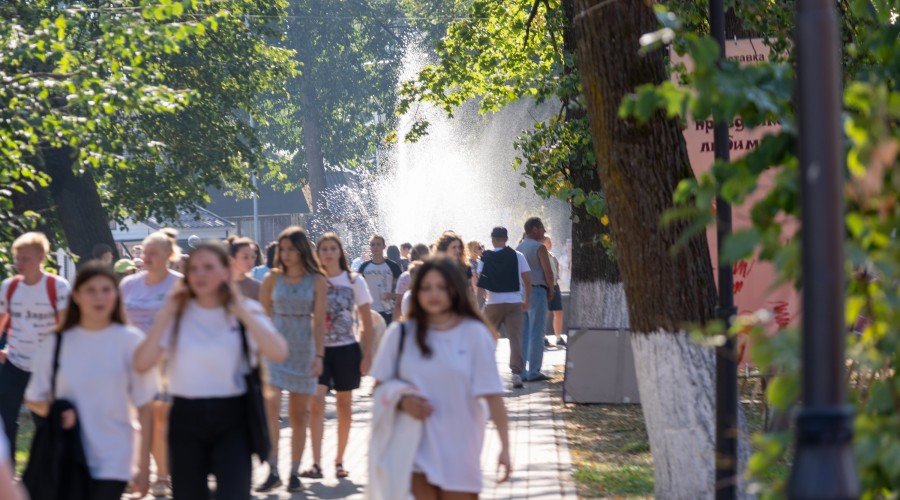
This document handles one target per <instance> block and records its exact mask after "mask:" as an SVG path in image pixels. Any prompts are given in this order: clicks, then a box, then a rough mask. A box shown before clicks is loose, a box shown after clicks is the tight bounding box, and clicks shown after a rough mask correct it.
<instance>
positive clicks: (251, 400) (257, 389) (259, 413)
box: [238, 322, 272, 462]
mask: <svg viewBox="0 0 900 500" xmlns="http://www.w3.org/2000/svg"><path fill="white" fill-rule="evenodd" d="M238 324H239V326H240V330H241V346H242V349H243V351H244V360H245V361H246V362H247V367H248V368H249V371H248V372H247V374H246V375H244V381H245V382H246V384H247V394H246V405H247V423H248V426H249V430H250V451H251V452H253V454H254V455H256V457H257V458H258V459H259V461H260V462H264V461H265V460H266V459H267V458H269V453H271V451H272V441H271V440H270V437H269V424H268V419H267V418H266V400H265V398H264V397H263V386H262V377H261V376H260V368H259V363H257V365H256V366H253V364H252V363H250V348H249V346H248V344H247V329H246V327H245V326H244V324H243V323H240V322H238Z"/></svg>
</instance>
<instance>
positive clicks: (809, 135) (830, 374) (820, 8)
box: [788, 0, 859, 499]
mask: <svg viewBox="0 0 900 500" xmlns="http://www.w3.org/2000/svg"><path fill="white" fill-rule="evenodd" d="M796 16H797V18H796V26H797V27H796V33H795V37H794V38H795V42H796V44H797V87H796V92H797V96H796V101H797V104H798V125H799V127H798V130H799V160H800V179H801V182H800V186H801V187H800V195H801V210H802V213H801V215H802V233H801V238H802V241H801V247H802V248H801V250H802V257H803V308H804V311H803V409H802V411H801V412H800V415H799V417H798V418H797V428H796V455H795V458H794V466H793V469H792V470H791V477H790V481H789V483H788V496H789V498H792V499H812V498H815V499H838V498H841V499H843V498H858V497H859V480H858V478H857V475H856V466H855V463H854V460H853V450H852V449H851V441H852V432H853V431H852V424H853V411H852V409H851V408H850V407H849V406H848V405H847V392H846V388H845V384H846V378H845V368H844V359H845V358H844V350H845V343H846V339H845V336H846V335H847V329H846V328H845V323H844V254H843V244H844V203H843V197H842V189H843V172H844V156H843V137H842V134H841V130H842V128H841V71H840V62H839V59H838V57H839V56H840V53H841V47H840V33H839V31H838V17H837V12H835V10H834V2H833V0H799V1H798V2H797V14H796Z"/></svg>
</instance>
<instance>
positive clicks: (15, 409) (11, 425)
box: [0, 360, 31, 464]
mask: <svg viewBox="0 0 900 500" xmlns="http://www.w3.org/2000/svg"><path fill="white" fill-rule="evenodd" d="M30 378H31V372H26V371H25V370H22V369H20V368H19V367H17V366H16V365H14V364H12V363H10V362H9V361H8V360H7V361H6V363H3V364H0V418H2V419H3V432H5V433H6V439H8V440H9V451H10V463H11V464H15V463H16V462H15V459H16V434H18V433H19V410H21V409H22V401H23V400H24V399H25V388H26V387H28V380H29V379H30Z"/></svg>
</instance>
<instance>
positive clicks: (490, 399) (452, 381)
mask: <svg viewBox="0 0 900 500" xmlns="http://www.w3.org/2000/svg"><path fill="white" fill-rule="evenodd" d="M467 289H468V285H467V282H466V278H465V274H464V271H463V270H462V269H460V267H459V264H458V263H457V262H456V260H452V259H450V258H447V257H438V258H432V259H428V260H426V261H425V262H424V263H423V264H422V266H421V268H420V269H419V271H418V272H417V273H416V276H415V278H414V280H413V285H412V303H411V311H410V314H409V316H410V319H409V320H408V321H405V322H403V323H402V324H394V325H391V328H390V329H389V330H388V332H387V334H386V337H385V339H384V340H383V341H382V342H381V345H380V347H379V349H378V354H377V355H376V356H375V361H374V362H373V365H372V371H371V375H372V376H373V377H375V379H376V381H377V382H378V383H381V382H385V381H388V380H396V379H399V380H402V381H404V382H405V383H408V384H410V385H412V386H413V387H414V388H415V389H416V391H417V392H418V395H411V394H410V395H406V396H403V399H401V401H400V409H401V411H404V412H406V413H408V414H409V415H411V416H413V417H414V418H416V419H419V420H422V421H423V424H424V430H423V434H422V438H421V440H420V441H419V447H418V451H417V452H416V456H415V461H414V467H413V471H414V472H413V474H412V480H411V484H412V493H413V495H414V496H415V498H416V499H417V500H423V499H435V498H454V499H456V498H458V499H475V498H478V494H479V492H480V491H481V487H482V478H481V460H480V457H481V447H482V444H483V441H484V429H485V425H486V415H485V412H484V408H483V405H482V401H484V402H486V403H487V406H488V408H489V410H490V417H491V419H492V420H493V421H494V423H495V425H496V427H497V432H498V434H499V436H500V442H501V445H502V448H501V451H500V456H499V459H498V465H499V466H501V467H503V468H504V469H505V470H504V474H503V476H502V477H501V481H505V480H506V479H508V478H509V474H510V458H509V431H508V427H509V423H508V418H507V414H506V407H505V406H504V403H503V393H504V389H503V384H502V382H501V381H500V373H499V372H498V371H497V361H496V359H495V358H494V335H493V333H492V332H491V330H490V328H489V327H488V326H487V324H486V323H485V322H484V319H483V318H482V317H481V314H480V313H479V312H478V311H477V310H476V309H475V307H474V306H473V305H472V301H471V300H470V298H469V297H468V291H467ZM404 330H405V331H406V334H405V335H402V334H401V332H402V331H404ZM401 339H403V342H404V345H403V349H402V350H401V349H400V342H401ZM398 356H399V362H398ZM446 457H453V459H452V460H447V459H446Z"/></svg>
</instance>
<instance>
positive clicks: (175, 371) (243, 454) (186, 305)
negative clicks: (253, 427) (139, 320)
mask: <svg viewBox="0 0 900 500" xmlns="http://www.w3.org/2000/svg"><path fill="white" fill-rule="evenodd" d="M242 325H243V328H244V329H245V332H242V328H241V326H242ZM243 333H245V334H246V338H247V343H248V345H249V351H250V352H249V355H250V359H251V360H252V362H253V363H254V364H256V362H257V358H258V354H259V355H262V356H264V357H266V358H268V359H271V360H274V361H281V360H283V359H285V358H286V357H287V343H286V342H285V340H284V338H283V337H282V336H281V335H280V334H279V333H278V332H276V331H275V328H274V327H273V326H272V323H271V321H269V318H268V316H267V315H266V314H265V312H264V311H263V309H262V306H261V305H260V304H259V303H258V302H256V301H254V300H251V299H247V298H242V297H240V295H239V293H238V292H237V289H236V288H235V285H234V283H233V282H232V281H231V270H230V265H229V261H228V252H227V251H226V250H225V248H224V247H223V246H222V245H220V244H217V243H201V244H199V245H197V246H196V247H195V249H194V250H193V251H192V252H191V254H190V256H189V257H188V260H187V263H186V266H185V277H184V281H183V282H179V283H178V284H177V285H176V286H175V289H174V290H173V291H172V293H171V294H170V295H169V297H168V298H167V299H166V303H165V305H164V306H163V308H162V309H161V310H160V311H159V313H158V314H157V316H156V320H155V321H154V323H153V326H152V327H151V328H150V332H149V333H148V334H147V338H146V339H145V340H144V342H143V343H141V345H140V347H139V348H138V350H137V352H135V356H134V364H135V368H136V369H137V370H139V371H146V370H150V369H152V368H153V367H154V366H156V364H157V363H158V362H159V361H160V359H161V357H162V355H163V353H165V354H166V361H167V362H166V371H167V375H168V380H169V391H170V392H171V393H172V396H173V403H172V411H171V414H170V415H169V434H168V442H169V458H170V464H169V465H170V469H171V471H172V497H173V498H174V499H176V500H178V499H185V500H195V499H198V498H209V494H210V492H209V486H208V483H207V477H208V475H209V474H212V475H213V476H215V478H216V484H217V490H216V498H217V499H218V500H232V499H233V500H238V499H240V500H246V499H247V497H248V496H249V494H250V474H251V463H250V455H251V451H250V441H249V440H250V431H249V427H248V426H249V422H248V420H247V405H246V393H247V385H246V381H245V379H244V376H245V375H246V374H247V372H248V370H249V367H248V366H247V363H246V362H245V361H244V352H243V348H242V344H243V343H242V339H241V336H242V334H243Z"/></svg>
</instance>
